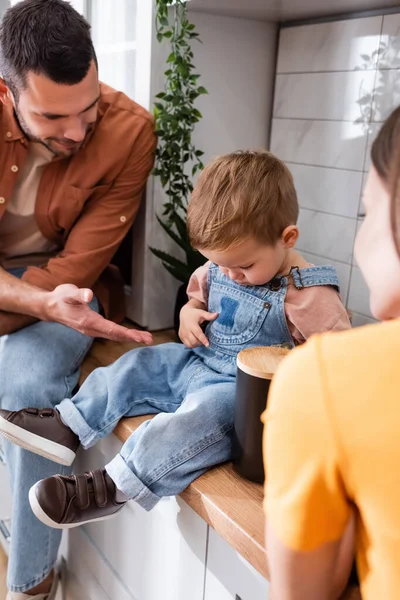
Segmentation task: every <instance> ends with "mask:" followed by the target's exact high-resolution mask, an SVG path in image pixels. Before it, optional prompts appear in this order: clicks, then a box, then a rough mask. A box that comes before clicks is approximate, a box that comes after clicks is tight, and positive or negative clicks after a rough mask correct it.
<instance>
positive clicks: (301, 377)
mask: <svg viewBox="0 0 400 600" xmlns="http://www.w3.org/2000/svg"><path fill="white" fill-rule="evenodd" d="M320 342H321V338H320V337H316V338H314V339H313V340H311V342H308V343H307V344H305V346H303V347H302V348H298V349H296V350H293V352H291V353H290V355H289V356H288V358H287V359H285V361H284V362H283V364H282V366H281V368H280V369H279V370H278V373H277V375H276V376H275V378H274V380H273V383H272V385H271V392H270V394H269V398H268V408H267V410H266V411H265V412H264V414H263V421H264V423H265V428H264V438H263V452H264V462H265V470H266V484H265V501H264V508H265V512H266V518H267V520H268V521H269V522H270V524H271V527H272V529H273V531H274V532H275V534H276V535H277V536H278V538H279V539H280V540H281V542H282V543H284V544H285V545H286V546H288V547H289V548H291V549H293V550H300V551H308V550H313V549H315V548H317V547H319V546H320V545H322V544H324V543H326V542H329V541H335V540H338V539H340V538H341V536H342V535H343V533H344V530H345V526H346V523H347V520H348V518H349V514H350V508H349V503H348V501H347V497H346V494H345V491H344V485H343V481H342V477H341V461H340V452H339V450H337V445H336V440H335V437H334V433H333V429H332V425H331V422H330V419H329V415H328V412H329V411H327V408H326V402H327V398H326V390H325V389H324V381H323V373H322V372H321V366H320Z"/></svg>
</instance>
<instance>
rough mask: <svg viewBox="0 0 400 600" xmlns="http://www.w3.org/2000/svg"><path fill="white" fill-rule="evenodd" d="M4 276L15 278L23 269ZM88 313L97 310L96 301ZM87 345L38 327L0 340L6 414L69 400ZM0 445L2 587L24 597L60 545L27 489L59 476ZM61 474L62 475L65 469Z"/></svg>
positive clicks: (68, 332) (0, 394)
mask: <svg viewBox="0 0 400 600" xmlns="http://www.w3.org/2000/svg"><path fill="white" fill-rule="evenodd" d="M10 272H11V273H12V274H13V275H16V276H21V274H22V273H23V269H18V270H13V271H10ZM91 308H93V309H94V310H96V311H98V310H99V307H98V302H97V300H93V302H92V303H91ZM92 342H93V339H92V338H88V337H86V336H84V335H82V334H81V333H78V332H77V331H74V330H73V329H70V328H69V327H65V326H64V325H60V324H58V323H44V322H38V323H35V324H34V325H31V326H30V327H26V328H25V329H21V330H20V331H17V332H15V333H13V334H11V335H4V336H2V337H0V382H1V384H0V406H1V407H2V408H5V409H11V410H20V409H22V408H27V407H30V406H32V407H38V408H42V407H53V406H54V405H55V404H57V403H58V402H60V400H62V399H63V398H65V397H68V396H71V394H72V393H73V391H74V388H75V387H76V385H77V383H78V379H79V372H80V365H81V363H82V361H83V359H84V357H85V355H86V353H87V352H88V350H89V349H90V347H91V345H92ZM2 443H3V444H4V451H5V456H6V462H7V466H8V471H9V475H10V482H11V489H12V496H13V515H12V517H13V518H12V530H11V547H10V554H9V559H8V580H7V586H8V589H9V590H11V591H14V592H25V591H26V590H29V589H31V588H32V587H35V586H36V585H38V584H39V583H40V582H41V581H43V580H44V579H45V578H46V577H47V575H48V574H49V572H50V571H51V569H52V568H53V565H54V563H55V561H56V559H57V552H58V547H59V544H60V540H61V534H60V532H59V531H57V530H56V529H50V528H49V527H46V526H45V525H42V523H40V521H38V519H37V518H36V517H35V516H34V514H33V513H32V510H31V508H30V505H29V501H28V492H29V488H30V487H31V486H32V485H33V484H34V483H35V482H37V481H38V480H39V479H43V478H45V477H50V476H51V475H54V474H55V473H59V472H60V465H57V464H56V463H53V462H50V461H49V460H46V459H44V458H41V457H40V456H38V455H36V454H32V453H31V452H27V451H25V450H22V449H21V448H19V447H18V446H15V445H13V444H9V443H6V442H5V441H4V442H2ZM61 469H62V472H63V473H65V474H67V473H68V469H66V468H63V467H62V468H61Z"/></svg>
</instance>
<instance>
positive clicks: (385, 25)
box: [271, 13, 400, 325]
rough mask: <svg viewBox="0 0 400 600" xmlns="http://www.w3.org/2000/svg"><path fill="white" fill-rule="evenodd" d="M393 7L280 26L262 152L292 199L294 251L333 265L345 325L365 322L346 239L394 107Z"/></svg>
mask: <svg viewBox="0 0 400 600" xmlns="http://www.w3.org/2000/svg"><path fill="white" fill-rule="evenodd" d="M399 68H400V13H399V14H392V15H384V16H383V15H382V16H374V17H366V18H362V19H349V20H347V21H343V20H342V21H335V22H330V23H320V24H315V25H302V26H297V27H289V28H284V29H282V30H281V34H280V41H279V52H278V65H277V76H276V87H275V100H274V112H273V126H272V136H271V150H272V152H274V153H275V154H277V155H278V156H279V157H280V158H282V159H283V160H285V161H286V162H287V163H288V166H289V168H290V169H291V171H292V173H293V176H294V179H295V183H296V189H297V192H298V196H299V202H300V208H301V210H300V219H299V225H300V234H301V236H300V241H299V245H298V248H299V250H301V251H302V252H303V254H304V256H305V257H306V258H307V259H308V260H310V261H312V262H313V263H315V264H324V263H325V264H326V263H330V264H333V265H334V266H335V267H336V269H337V271H338V275H339V279H340V283H341V292H342V297H343V299H344V301H345V302H346V305H347V306H348V308H349V309H350V310H352V311H353V313H354V317H353V323H354V325H361V324H363V323H369V322H371V320H372V319H371V313H370V310H369V301H368V291H367V288H366V285H365V283H364V281H363V278H362V275H361V272H360V269H359V268H358V267H357V265H356V263H355V260H354V255H353V245H354V239H355V235H356V231H357V229H358V227H359V225H360V220H359V219H357V214H358V213H359V211H360V200H361V193H362V189H363V185H364V183H365V178H366V173H367V171H368V169H369V166H370V157H369V153H370V149H371V145H372V142H373V140H374V138H375V136H376V135H377V133H378V131H379V129H380V126H381V123H382V121H384V119H385V118H386V117H387V116H388V115H389V114H390V112H391V111H392V110H393V108H395V106H397V105H399V104H400V69H399Z"/></svg>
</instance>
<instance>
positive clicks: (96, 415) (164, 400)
mask: <svg viewBox="0 0 400 600" xmlns="http://www.w3.org/2000/svg"><path fill="white" fill-rule="evenodd" d="M291 277H292V278H293V279H292V280H293V283H294V285H295V286H296V287H298V288H299V289H302V288H304V287H311V286H316V285H331V286H335V287H337V288H338V279H337V276H336V272H335V269H334V268H333V267H328V266H326V267H310V268H307V269H293V270H292V273H291ZM287 287H288V278H287V277H282V278H275V279H274V280H273V281H272V282H270V283H269V284H266V285H264V286H243V285H239V284H237V283H235V282H233V281H231V280H230V279H229V278H228V277H227V276H225V275H224V274H223V273H222V272H221V271H220V269H219V268H218V267H217V266H216V265H211V266H210V269H209V273H208V290H209V301H208V310H209V311H210V312H218V313H219V316H218V318H217V319H216V320H215V321H213V322H210V323H209V324H208V325H207V328H206V335H207V337H208V339H209V341H210V347H209V348H205V347H204V346H201V347H199V348H195V349H194V350H191V349H188V348H185V347H184V346H183V345H182V344H163V345H160V346H155V347H150V348H140V349H137V350H132V351H131V352H129V353H127V354H125V355H123V356H122V357H121V358H120V359H119V360H118V361H116V362H115V363H114V364H113V365H111V366H110V367H106V368H100V369H96V370H95V371H94V372H93V373H92V374H91V375H90V376H89V377H88V379H87V380H86V381H85V383H84V384H83V386H82V387H81V389H80V391H79V392H78V393H77V395H76V396H75V397H74V398H73V399H72V400H69V399H67V400H64V401H63V402H62V403H61V404H60V405H59V406H58V407H57V408H58V410H59V411H60V413H61V416H62V418H63V420H64V421H65V422H66V423H67V424H68V425H69V426H70V427H71V428H72V429H73V430H74V431H75V433H76V434H77V435H78V436H79V438H80V440H81V443H82V444H83V446H84V447H85V448H88V447H90V446H92V445H93V444H94V443H96V442H97V441H98V440H99V439H100V438H101V437H104V436H106V435H108V434H109V433H111V432H112V430H113V428H114V426H115V424H116V423H117V422H118V421H119V419H120V418H121V417H124V416H137V415H146V414H150V413H151V414H156V415H157V416H156V417H155V418H154V419H153V420H151V421H146V422H145V423H144V424H142V425H141V426H140V427H139V428H138V429H137V430H136V431H135V432H134V433H133V434H132V435H131V436H130V438H129V439H128V440H127V442H126V443H125V444H124V445H123V447H122V449H121V452H120V454H118V455H117V456H116V457H115V458H114V459H113V460H112V461H111V463H109V464H108V465H107V466H106V469H107V471H108V473H109V474H110V476H111V477H112V479H113V480H114V481H115V483H116V485H117V487H118V488H119V489H121V490H122V491H123V492H125V494H127V495H128V496H129V497H130V498H133V499H134V500H136V501H137V502H138V503H139V504H140V505H141V506H142V507H143V508H145V509H146V510H150V509H151V508H153V506H155V504H156V503H157V502H158V500H159V499H160V498H161V497H163V496H170V495H175V494H178V493H180V492H181V491H182V490H183V489H185V488H186V487H187V486H188V485H189V483H191V482H192V481H193V480H194V479H195V478H196V477H198V476H199V475H201V474H202V473H204V471H206V470H207V469H209V468H210V467H212V466H214V465H217V464H219V463H222V462H225V461H227V460H229V458H230V453H231V433H232V426H233V413H234V399H235V375H236V356H237V354H238V353H239V352H240V351H241V350H243V349H244V348H248V347H250V346H272V345H274V346H276V345H279V346H282V345H284V346H288V347H293V345H294V344H293V339H292V338H291V335H290V332H289V329H288V326H287V322H286V317H285V309H284V302H285V296H286V291H287Z"/></svg>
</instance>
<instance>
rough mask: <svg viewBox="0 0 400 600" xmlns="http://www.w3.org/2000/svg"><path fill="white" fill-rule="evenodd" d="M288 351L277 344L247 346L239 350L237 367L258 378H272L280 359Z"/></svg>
mask: <svg viewBox="0 0 400 600" xmlns="http://www.w3.org/2000/svg"><path fill="white" fill-rule="evenodd" d="M289 352H290V350H288V349H287V348H279V347H277V346H259V347H255V348H247V349H246V350H242V351H241V352H239V354H238V357H237V366H238V368H239V369H240V370H241V371H243V372H244V373H247V374H248V375H252V376H253V377H259V378H260V379H272V377H273V376H274V375H275V372H276V370H277V368H278V367H279V365H280V363H281V362H282V360H283V359H284V358H285V356H286V355H287V354H288V353H289Z"/></svg>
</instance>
